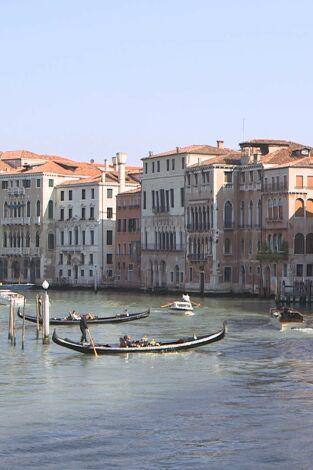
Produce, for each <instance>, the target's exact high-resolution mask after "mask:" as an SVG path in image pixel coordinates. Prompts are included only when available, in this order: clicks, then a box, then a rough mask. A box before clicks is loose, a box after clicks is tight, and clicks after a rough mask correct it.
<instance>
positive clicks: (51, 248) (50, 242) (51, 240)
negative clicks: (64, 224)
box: [48, 233, 54, 250]
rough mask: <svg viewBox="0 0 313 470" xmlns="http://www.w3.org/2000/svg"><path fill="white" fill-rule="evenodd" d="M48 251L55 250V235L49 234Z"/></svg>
mask: <svg viewBox="0 0 313 470" xmlns="http://www.w3.org/2000/svg"><path fill="white" fill-rule="evenodd" d="M48 250H54V235H53V233H49V234H48Z"/></svg>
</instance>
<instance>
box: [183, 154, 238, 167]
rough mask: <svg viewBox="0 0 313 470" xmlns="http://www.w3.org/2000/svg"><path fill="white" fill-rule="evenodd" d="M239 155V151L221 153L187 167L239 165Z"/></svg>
mask: <svg viewBox="0 0 313 470" xmlns="http://www.w3.org/2000/svg"><path fill="white" fill-rule="evenodd" d="M240 159H241V155H240V153H239V152H229V153H228V154H227V155H222V156H220V157H216V158H214V157H213V158H209V159H208V160H204V161H203V162H200V163H196V164H194V165H191V166H190V167H189V168H196V167H201V166H208V165H240Z"/></svg>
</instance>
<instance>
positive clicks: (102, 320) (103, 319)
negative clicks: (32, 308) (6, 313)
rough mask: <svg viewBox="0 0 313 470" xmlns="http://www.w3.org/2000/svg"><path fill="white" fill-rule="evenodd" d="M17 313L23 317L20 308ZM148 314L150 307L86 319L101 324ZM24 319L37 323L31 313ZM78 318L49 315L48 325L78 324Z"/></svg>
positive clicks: (90, 322)
mask: <svg viewBox="0 0 313 470" xmlns="http://www.w3.org/2000/svg"><path fill="white" fill-rule="evenodd" d="M17 315H18V316H19V317H20V318H23V314H22V313H21V312H20V309H18V311H17ZM149 315H150V309H148V310H144V311H143V312H137V313H128V314H126V313H121V314H116V315H114V316H112V317H98V316H95V317H94V318H93V319H89V320H88V324H93V325H101V324H102V323H124V322H128V321H133V320H140V319H141V318H146V317H148V316H149ZM25 320H27V321H30V322H32V323H37V319H36V317H34V316H32V315H25ZM79 322H80V319H78V320H73V319H67V318H56V317H50V322H49V323H50V325H79ZM39 323H42V319H41V318H40V320H39Z"/></svg>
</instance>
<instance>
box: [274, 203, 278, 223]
mask: <svg viewBox="0 0 313 470" xmlns="http://www.w3.org/2000/svg"><path fill="white" fill-rule="evenodd" d="M273 219H275V220H277V219H278V203H277V199H274V201H273Z"/></svg>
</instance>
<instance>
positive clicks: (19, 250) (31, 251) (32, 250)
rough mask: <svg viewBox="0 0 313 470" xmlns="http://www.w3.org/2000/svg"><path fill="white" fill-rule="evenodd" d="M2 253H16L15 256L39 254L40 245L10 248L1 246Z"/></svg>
mask: <svg viewBox="0 0 313 470" xmlns="http://www.w3.org/2000/svg"><path fill="white" fill-rule="evenodd" d="M0 255H7V256H10V255H14V256H39V255H40V248H39V247H38V248H37V247H31V248H30V247H27V248H25V247H23V248H21V247H19V248H17V247H10V248H0Z"/></svg>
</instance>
